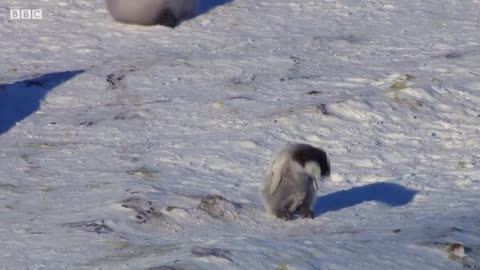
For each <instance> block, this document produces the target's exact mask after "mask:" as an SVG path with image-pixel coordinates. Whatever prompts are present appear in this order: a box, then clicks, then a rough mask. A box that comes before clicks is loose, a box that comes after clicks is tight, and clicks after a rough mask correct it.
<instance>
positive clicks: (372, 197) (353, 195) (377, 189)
mask: <svg viewBox="0 0 480 270" xmlns="http://www.w3.org/2000/svg"><path fill="white" fill-rule="evenodd" d="M416 193H417V191H415V190H413V189H409V188H406V187H404V186H402V185H399V184H394V183H388V182H382V183H374V184H369V185H366V186H361V187H354V188H351V189H348V190H342V191H338V192H335V193H332V194H328V195H325V196H321V197H318V198H317V201H316V202H315V208H314V216H315V217H317V216H319V215H321V214H324V213H327V212H330V211H338V210H341V209H344V208H347V207H351V206H354V205H357V204H361V203H363V202H369V201H376V202H380V203H383V204H386V205H389V206H391V207H396V206H402V205H406V204H408V203H410V202H411V201H412V200H413V198H414V197H415V194H416Z"/></svg>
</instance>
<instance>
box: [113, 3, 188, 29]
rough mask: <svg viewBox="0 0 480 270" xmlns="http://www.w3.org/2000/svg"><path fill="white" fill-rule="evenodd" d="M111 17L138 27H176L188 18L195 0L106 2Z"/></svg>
mask: <svg viewBox="0 0 480 270" xmlns="http://www.w3.org/2000/svg"><path fill="white" fill-rule="evenodd" d="M106 2H107V8H108V11H109V12H110V14H111V15H112V17H113V18H114V19H115V20H117V21H119V22H123V23H130V24H139V25H156V24H161V25H164V26H168V27H172V28H173V27H175V26H177V24H178V22H179V21H180V20H181V19H186V18H189V17H191V16H192V15H193V12H194V9H195V0H106Z"/></svg>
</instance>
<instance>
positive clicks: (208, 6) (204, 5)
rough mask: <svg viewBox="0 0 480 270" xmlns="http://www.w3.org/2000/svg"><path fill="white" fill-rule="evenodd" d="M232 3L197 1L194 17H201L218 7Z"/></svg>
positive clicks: (225, 0) (224, 0)
mask: <svg viewBox="0 0 480 270" xmlns="http://www.w3.org/2000/svg"><path fill="white" fill-rule="evenodd" d="M232 1H233V0H197V6H196V9H195V12H194V17H197V16H200V15H202V14H204V13H207V12H208V11H210V10H212V9H214V8H216V7H218V6H221V5H225V4H228V3H230V2H232Z"/></svg>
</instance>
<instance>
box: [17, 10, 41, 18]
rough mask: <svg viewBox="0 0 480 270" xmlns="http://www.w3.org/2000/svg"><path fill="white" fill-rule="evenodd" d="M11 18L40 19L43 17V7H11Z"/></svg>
mask: <svg viewBox="0 0 480 270" xmlns="http://www.w3.org/2000/svg"><path fill="white" fill-rule="evenodd" d="M10 19H11V20H40V19H42V10H41V9H11V10H10Z"/></svg>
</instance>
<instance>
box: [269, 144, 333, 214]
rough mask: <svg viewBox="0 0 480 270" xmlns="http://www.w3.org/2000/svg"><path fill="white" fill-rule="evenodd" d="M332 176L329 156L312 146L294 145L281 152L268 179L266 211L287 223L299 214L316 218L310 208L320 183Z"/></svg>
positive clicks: (273, 162)
mask: <svg viewBox="0 0 480 270" xmlns="http://www.w3.org/2000/svg"><path fill="white" fill-rule="evenodd" d="M327 176H330V163H329V161H328V158H327V154H326V153H325V152H324V151H323V150H321V149H318V148H315V147H313V146H311V145H308V144H291V145H288V146H287V147H286V148H284V149H283V150H281V151H280V152H279V153H277V154H276V155H275V156H274V157H273V160H272V161H271V163H270V166H269V168H268V171H267V175H266V176H265V182H264V185H263V190H262V196H263V204H264V207H265V210H267V212H268V213H270V214H272V215H274V216H276V217H278V218H282V219H285V220H291V219H292V218H293V216H294V215H295V214H298V215H300V216H301V217H303V218H313V212H312V210H311V209H310V208H311V207H312V205H313V203H314V200H315V192H316V191H317V190H318V183H317V181H321V180H322V179H323V178H324V177H327Z"/></svg>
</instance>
